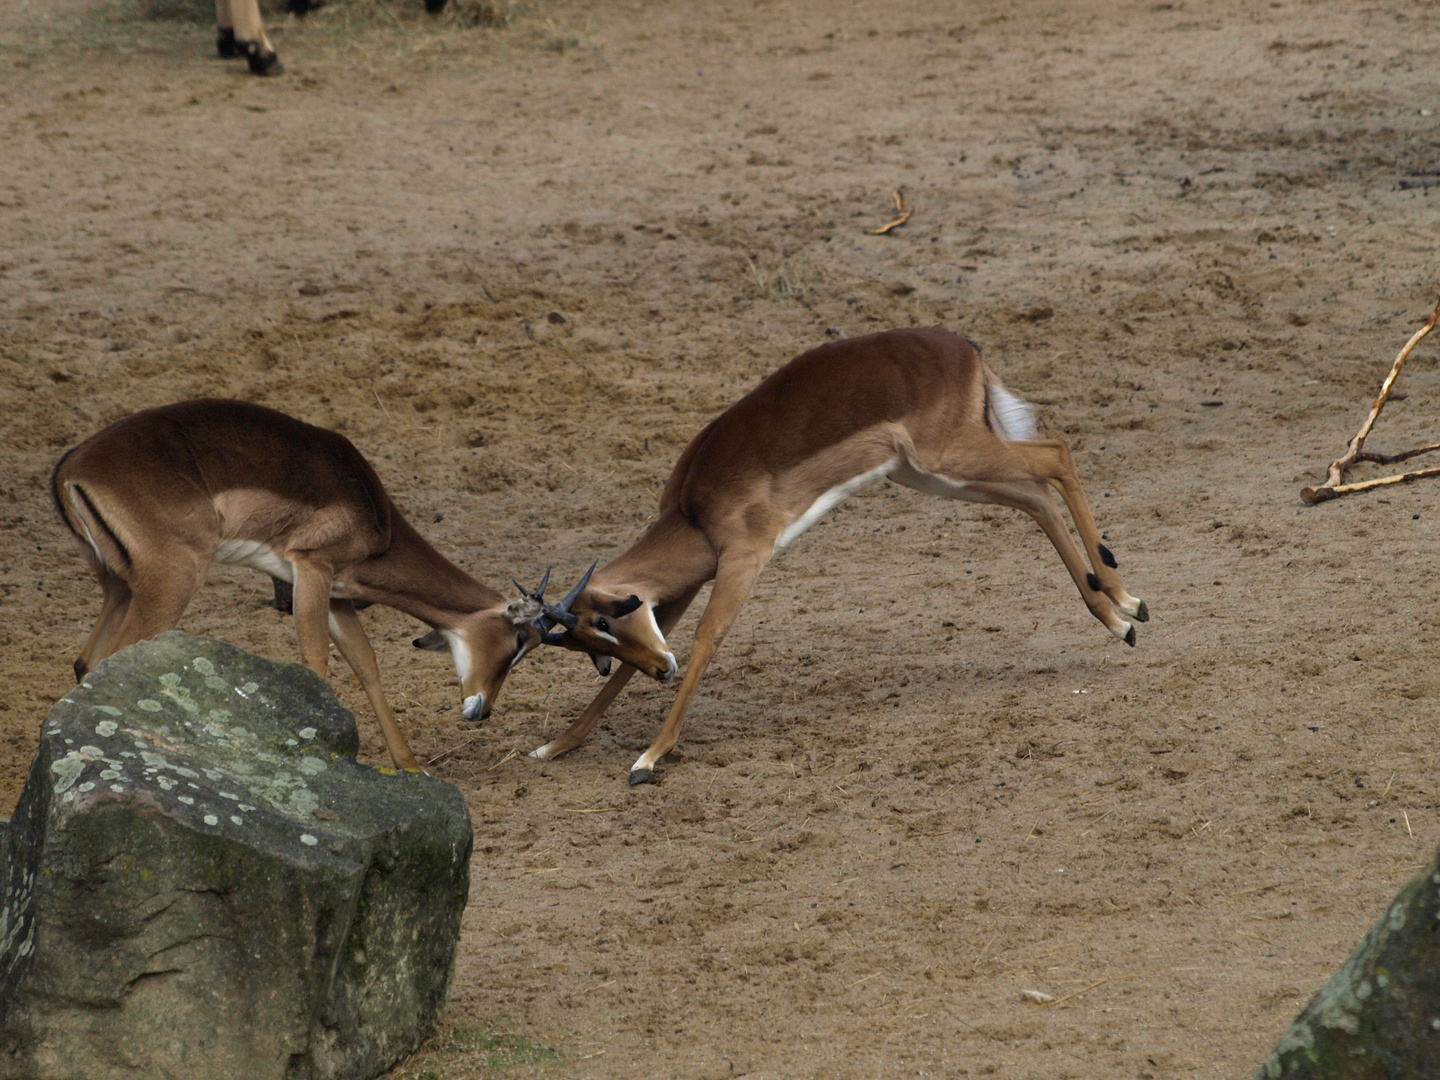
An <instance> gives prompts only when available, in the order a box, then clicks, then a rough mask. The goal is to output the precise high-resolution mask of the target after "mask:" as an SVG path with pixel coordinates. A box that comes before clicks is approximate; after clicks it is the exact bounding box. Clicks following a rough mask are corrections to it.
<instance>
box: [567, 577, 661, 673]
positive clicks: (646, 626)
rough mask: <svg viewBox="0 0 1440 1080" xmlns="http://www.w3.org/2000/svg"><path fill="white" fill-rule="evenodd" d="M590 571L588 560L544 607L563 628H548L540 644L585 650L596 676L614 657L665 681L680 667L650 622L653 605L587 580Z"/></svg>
mask: <svg viewBox="0 0 1440 1080" xmlns="http://www.w3.org/2000/svg"><path fill="white" fill-rule="evenodd" d="M594 572H595V566H594V565H593V564H592V565H591V567H590V569H589V570H587V571H585V576H584V577H583V578H581V579H580V583H579V584H578V585H576V586H575V587H574V588H573V589H571V590H570V592H569V593H568V594H567V595H566V597H565V599H564V601H562V602H561V604H559V605H552V606H547V608H546V612H545V614H546V618H547V619H548V620H549V621H550V622H551V623H553V624H554V625H557V626H563V627H564V631H563V632H554V631H552V632H549V633H547V634H546V635H545V643H546V644H547V645H560V646H562V647H563V648H566V649H574V650H576V651H577V652H584V653H589V654H590V659H591V660H592V661H593V662H594V664H595V670H596V671H598V672H599V673H600V674H601V675H609V674H610V658H611V657H612V656H613V657H618V658H619V659H620V660H622V661H624V662H625V663H627V664H629V665H630V666H631V667H634V668H637V669H638V670H640V671H643V672H645V674H647V675H651V676H653V677H654V678H657V679H659V680H660V681H661V682H669V681H670V680H671V679H673V678H674V677H675V672H676V671H677V670H679V669H678V666H677V665H676V663H675V654H674V653H672V652H671V651H670V649H669V647H668V646H667V645H666V644H665V635H664V634H662V633H661V632H660V626H659V624H658V623H656V621H655V608H654V606H653V605H652V604H650V603H646V602H645V601H643V600H641V599H640V597H638V596H636V595H635V594H634V593H630V592H615V591H613V590H610V589H606V588H603V587H602V586H599V585H589V582H590V575H591V574H592V573H594ZM587 586H589V587H588V588H587ZM561 607H563V608H564V611H563V612H562V611H560V610H559V609H560V608H561Z"/></svg>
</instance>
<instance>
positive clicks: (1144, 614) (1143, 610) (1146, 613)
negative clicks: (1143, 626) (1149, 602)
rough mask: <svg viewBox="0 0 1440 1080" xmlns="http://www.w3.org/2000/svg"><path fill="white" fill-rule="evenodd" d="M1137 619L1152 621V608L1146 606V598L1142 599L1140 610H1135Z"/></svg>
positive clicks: (1137, 620) (1138, 620) (1139, 620)
mask: <svg viewBox="0 0 1440 1080" xmlns="http://www.w3.org/2000/svg"><path fill="white" fill-rule="evenodd" d="M1135 621H1136V622H1149V621H1150V608H1149V607H1147V606H1146V604H1145V601H1144V600H1141V601H1140V610H1139V611H1137V612H1135Z"/></svg>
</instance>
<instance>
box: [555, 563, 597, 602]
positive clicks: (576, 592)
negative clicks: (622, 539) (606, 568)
mask: <svg viewBox="0 0 1440 1080" xmlns="http://www.w3.org/2000/svg"><path fill="white" fill-rule="evenodd" d="M599 565H600V560H599V559H596V560H595V561H594V562H592V563H591V564H590V569H589V570H586V571H585V576H584V577H582V578H581V579H580V580H579V581H577V582H576V583H575V587H574V588H573V589H571V590H570V591H569V592H568V593H566V594H565V599H564V600H561V601H560V603H559V605H558V606H559V607H560V608H562V609H564V610H565V611H569V610H570V605H571V604H573V603H575V601H576V600H578V599H580V594H581V593H582V592H584V591H585V586H586V585H589V584H590V575H591V574H593V573H595V568H596V567H597V566H599Z"/></svg>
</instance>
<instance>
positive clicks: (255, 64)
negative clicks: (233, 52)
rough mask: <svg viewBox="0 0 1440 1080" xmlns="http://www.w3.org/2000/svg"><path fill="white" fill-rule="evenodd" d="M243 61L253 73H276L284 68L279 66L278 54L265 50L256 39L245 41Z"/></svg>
mask: <svg viewBox="0 0 1440 1080" xmlns="http://www.w3.org/2000/svg"><path fill="white" fill-rule="evenodd" d="M245 61H246V63H248V64H249V65H250V71H251V73H252V74H254V75H278V74H280V72H281V71H283V70H284V69H283V68H282V67H281V66H280V54H279V53H274V52H266V51H265V49H264V48H263V47H262V46H261V44H260V43H259V42H258V41H247V42H246V43H245Z"/></svg>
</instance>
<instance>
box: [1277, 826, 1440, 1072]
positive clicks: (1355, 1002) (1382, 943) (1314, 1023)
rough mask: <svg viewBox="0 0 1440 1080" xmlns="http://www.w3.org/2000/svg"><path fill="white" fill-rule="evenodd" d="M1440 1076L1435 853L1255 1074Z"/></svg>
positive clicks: (1439, 884)
mask: <svg viewBox="0 0 1440 1080" xmlns="http://www.w3.org/2000/svg"><path fill="white" fill-rule="evenodd" d="M1437 1076H1440V852H1437V854H1436V856H1434V857H1432V858H1431V860H1430V864H1429V865H1428V866H1427V867H1425V869H1424V870H1422V871H1421V872H1420V873H1419V874H1417V875H1415V877H1414V878H1412V879H1411V880H1410V882H1409V883H1408V884H1407V885H1406V886H1405V887H1404V888H1403V889H1401V890H1400V893H1399V895H1398V896H1396V897H1395V900H1394V901H1393V902H1392V903H1391V905H1390V907H1389V908H1388V909H1387V910H1386V912H1385V914H1384V915H1382V916H1381V917H1380V920H1379V921H1378V922H1377V923H1376V924H1375V925H1374V926H1373V927H1371V928H1370V932H1369V933H1368V934H1366V935H1365V940H1364V941H1362V942H1361V943H1360V947H1359V948H1358V949H1356V950H1355V952H1354V954H1353V955H1352V956H1351V957H1350V959H1349V960H1346V961H1345V963H1344V964H1343V965H1342V966H1341V967H1340V970H1338V971H1337V972H1335V974H1334V975H1332V976H1331V977H1330V981H1329V982H1328V983H1326V984H1325V986H1324V988H1323V989H1321V991H1320V992H1319V993H1318V994H1316V995H1315V997H1314V998H1313V999H1312V1000H1311V1002H1310V1004H1309V1005H1307V1006H1305V1010H1304V1011H1303V1012H1302V1013H1301V1014H1300V1015H1299V1016H1297V1017H1296V1018H1295V1022H1294V1023H1293V1024H1291V1025H1290V1027H1289V1029H1288V1030H1287V1031H1286V1032H1285V1034H1284V1036H1283V1037H1282V1038H1281V1039H1280V1042H1279V1045H1277V1046H1276V1047H1275V1050H1274V1052H1273V1053H1272V1054H1271V1055H1270V1057H1269V1059H1268V1060H1267V1061H1266V1062H1265V1064H1264V1065H1262V1066H1260V1069H1259V1070H1258V1071H1257V1072H1256V1073H1255V1080H1282V1078H1283V1080H1400V1078H1402V1077H1406V1078H1408V1077H1417V1078H1418V1077H1437Z"/></svg>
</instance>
